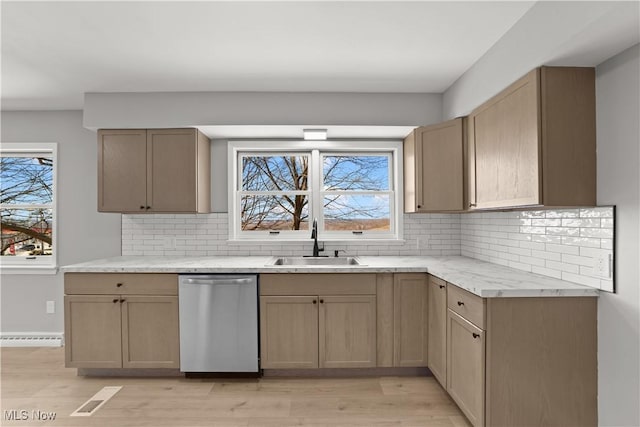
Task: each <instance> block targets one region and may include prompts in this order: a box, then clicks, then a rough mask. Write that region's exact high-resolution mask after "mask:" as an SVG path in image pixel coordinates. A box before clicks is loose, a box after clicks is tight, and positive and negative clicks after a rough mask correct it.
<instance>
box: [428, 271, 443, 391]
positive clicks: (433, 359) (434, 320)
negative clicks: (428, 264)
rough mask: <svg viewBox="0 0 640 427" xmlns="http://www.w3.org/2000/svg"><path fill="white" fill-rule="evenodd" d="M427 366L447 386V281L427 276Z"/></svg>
mask: <svg viewBox="0 0 640 427" xmlns="http://www.w3.org/2000/svg"><path fill="white" fill-rule="evenodd" d="M427 292H428V298H427V300H428V304H429V309H428V319H429V322H428V345H427V367H428V368H429V370H430V371H431V373H433V376H434V377H436V379H437V380H438V382H440V385H442V387H444V388H445V389H446V388H447V282H445V281H444V280H442V279H439V278H437V277H434V276H431V275H429V278H428V291H427Z"/></svg>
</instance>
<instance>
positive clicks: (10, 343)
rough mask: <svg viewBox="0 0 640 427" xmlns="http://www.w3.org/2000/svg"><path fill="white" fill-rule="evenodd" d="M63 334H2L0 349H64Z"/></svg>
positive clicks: (0, 335)
mask: <svg viewBox="0 0 640 427" xmlns="http://www.w3.org/2000/svg"><path fill="white" fill-rule="evenodd" d="M63 345H64V334H63V333H62V332H2V333H0V347H62V346H63Z"/></svg>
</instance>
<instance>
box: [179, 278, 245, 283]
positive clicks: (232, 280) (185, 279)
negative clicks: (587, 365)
mask: <svg viewBox="0 0 640 427" xmlns="http://www.w3.org/2000/svg"><path fill="white" fill-rule="evenodd" d="M253 281H254V278H252V277H241V278H237V279H195V278H182V279H180V283H185V284H187V285H245V284H250V283H253Z"/></svg>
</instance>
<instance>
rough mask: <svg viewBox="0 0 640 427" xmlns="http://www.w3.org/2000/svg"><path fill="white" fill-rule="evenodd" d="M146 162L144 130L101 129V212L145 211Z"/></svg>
mask: <svg viewBox="0 0 640 427" xmlns="http://www.w3.org/2000/svg"><path fill="white" fill-rule="evenodd" d="M146 163H147V133H146V131H145V130H144V129H143V130H138V129H130V130H100V131H98V211H100V212H144V211H145V210H146V206H147V168H146Z"/></svg>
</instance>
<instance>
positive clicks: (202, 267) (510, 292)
mask: <svg viewBox="0 0 640 427" xmlns="http://www.w3.org/2000/svg"><path fill="white" fill-rule="evenodd" d="M357 258H358V259H359V261H360V263H361V264H362V265H358V266H282V265H270V264H271V263H272V262H273V259H274V257H273V256H247V257H214V256H211V257H172V256H121V257H114V258H105V259H98V260H94V261H88V262H84V263H80V264H73V265H68V266H64V267H62V268H61V270H62V271H63V272H65V273H179V274H185V273H196V274H197V273H262V274H266V273H410V272H414V273H429V274H432V275H434V276H436V277H439V278H441V279H443V280H445V281H447V282H449V283H452V284H454V285H456V286H458V287H460V288H462V289H465V290H467V291H469V292H471V293H473V294H475V295H478V296H480V297H483V298H497V297H509V298H510V297H576V296H592V297H593V296H598V294H599V291H598V290H597V289H594V288H590V287H587V286H583V285H578V284H576V283H571V282H566V281H564V280H558V279H554V278H551V277H546V276H541V275H539V274H533V273H528V272H525V271H520V270H516V269H513V268H509V267H504V266H501V265H497V264H491V263H488V262H484V261H480V260H477V259H473V258H467V257H462V256H442V257H429V256H358V257H357Z"/></svg>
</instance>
